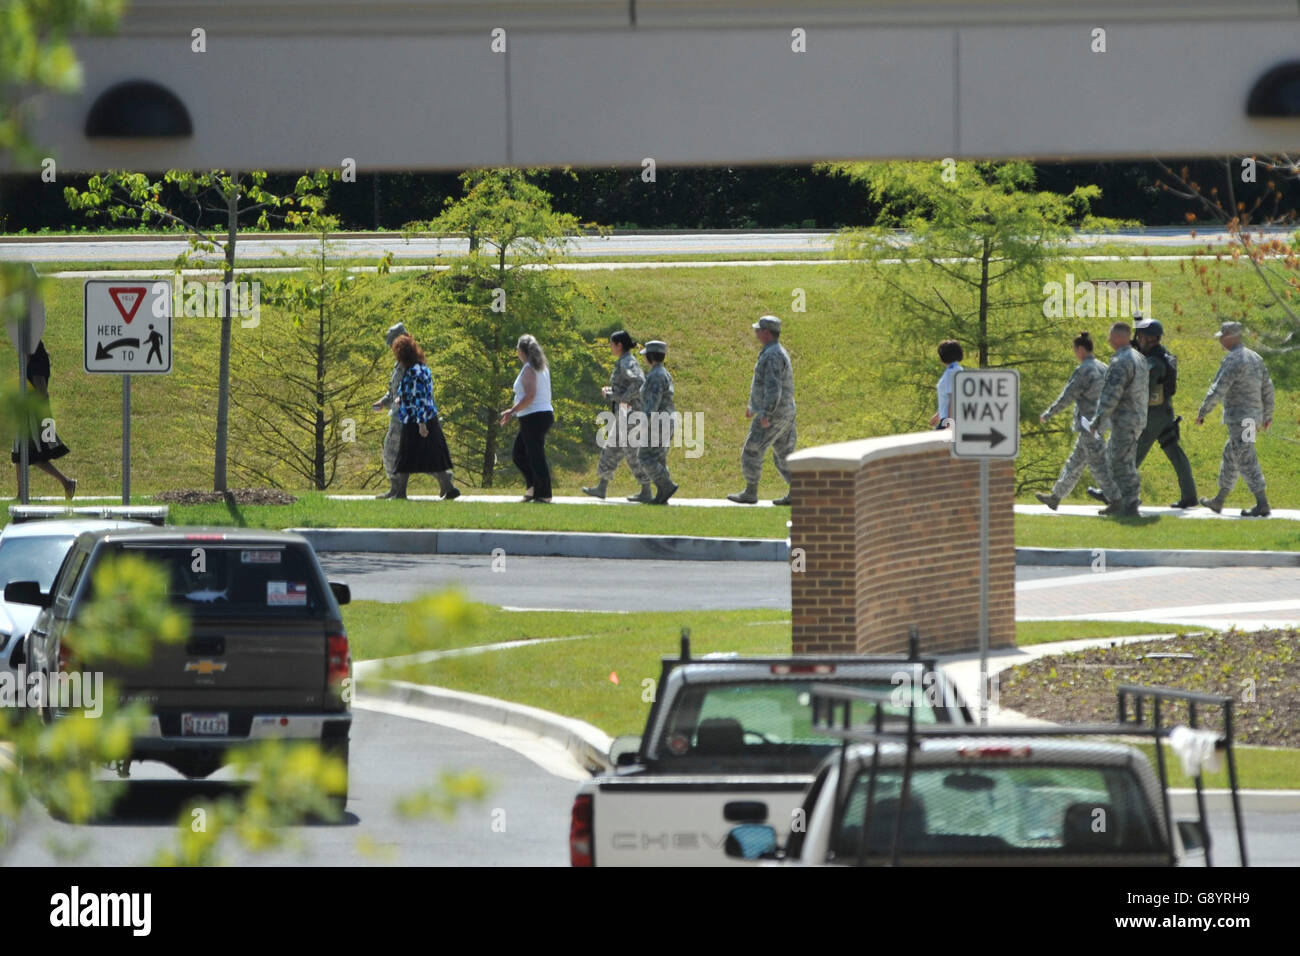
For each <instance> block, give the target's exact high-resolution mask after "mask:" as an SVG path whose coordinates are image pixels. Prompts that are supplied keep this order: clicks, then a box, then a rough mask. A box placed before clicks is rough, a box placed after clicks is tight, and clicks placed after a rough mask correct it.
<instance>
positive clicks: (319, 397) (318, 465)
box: [312, 254, 325, 491]
mask: <svg viewBox="0 0 1300 956" xmlns="http://www.w3.org/2000/svg"><path fill="white" fill-rule="evenodd" d="M322 260H323V254H322ZM321 275H322V277H323V276H324V275H325V267H324V262H323V261H322V263H321ZM321 284H322V286H323V285H324V280H323V278H322V283H321ZM315 438H316V448H315V456H314V457H315V461H313V462H312V465H313V470H314V471H315V473H316V490H317V491H324V490H325V299H324V297H323V296H322V298H321V302H320V312H319V314H318V315H317V317H316V435H315Z"/></svg>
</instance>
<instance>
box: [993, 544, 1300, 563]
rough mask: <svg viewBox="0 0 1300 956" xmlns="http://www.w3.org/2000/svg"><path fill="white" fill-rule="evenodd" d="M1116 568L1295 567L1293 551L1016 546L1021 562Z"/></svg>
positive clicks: (1299, 557)
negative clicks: (1100, 563) (1102, 563)
mask: <svg viewBox="0 0 1300 956" xmlns="http://www.w3.org/2000/svg"><path fill="white" fill-rule="evenodd" d="M1099 556H1100V557H1102V558H1103V559H1104V560H1105V566H1106V567H1117V568H1297V567H1300V553H1298V552H1294V551H1146V550H1139V549H1126V548H1091V549H1089V548H1016V564H1017V565H1020V566H1030V567H1039V566H1052V567H1084V568H1086V567H1091V566H1092V564H1093V562H1094V561H1096V560H1097V559H1098V557H1099Z"/></svg>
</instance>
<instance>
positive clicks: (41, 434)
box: [11, 339, 77, 499]
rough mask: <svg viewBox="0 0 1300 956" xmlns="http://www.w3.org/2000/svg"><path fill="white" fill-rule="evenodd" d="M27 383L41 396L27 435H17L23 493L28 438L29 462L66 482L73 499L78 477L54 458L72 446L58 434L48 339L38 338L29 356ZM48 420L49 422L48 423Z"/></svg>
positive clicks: (67, 493)
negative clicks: (61, 468) (24, 443)
mask: <svg viewBox="0 0 1300 956" xmlns="http://www.w3.org/2000/svg"><path fill="white" fill-rule="evenodd" d="M27 383H28V384H29V385H31V387H32V388H34V389H35V390H36V393H37V396H38V397H37V399H36V401H35V402H33V403H32V405H31V406H30V408H29V411H28V414H27V425H26V432H27V434H26V435H25V436H19V437H18V438H15V439H14V447H13V453H12V455H11V457H12V459H13V462H14V474H15V476H16V477H17V480H18V483H19V493H20V494H21V493H22V487H21V486H22V476H21V474H19V469H21V468H22V464H21V461H22V454H21V447H22V446H21V445H20V444H19V442H21V441H22V440H23V439H24V438H26V441H27V463H28V464H29V465H33V466H35V467H36V468H38V469H40V470H41V471H43V472H45V473H46V474H47V475H50V476H52V477H54V478H56V479H58V482H59V484H61V485H63V497H65V498H68V499H71V498H72V496H73V495H75V494H76V493H77V479H75V478H69V477H68V476H67V475H65V474H64V473H63V472H61V471H59V469H58V468H57V467H55V464H54V459H56V458H62V457H63V456H64V455H66V454H67V453H68V446H67V445H65V444H63V442H62V441H61V440H60V439H59V436H58V435H57V434H55V431H54V427H53V421H54V418H53V415H52V408H51V405H50V353H49V352H47V351H45V341H44V340H43V339H38V340H37V342H36V349H35V351H33V352H32V354H31V355H29V356H28V357H27ZM47 423H49V425H48V427H47Z"/></svg>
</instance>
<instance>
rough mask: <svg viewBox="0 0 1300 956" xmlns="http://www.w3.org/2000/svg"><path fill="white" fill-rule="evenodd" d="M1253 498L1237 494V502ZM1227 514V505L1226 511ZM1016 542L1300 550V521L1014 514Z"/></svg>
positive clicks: (1030, 544) (1052, 545)
mask: <svg viewBox="0 0 1300 956" xmlns="http://www.w3.org/2000/svg"><path fill="white" fill-rule="evenodd" d="M1238 498H1240V499H1242V501H1241V505H1242V506H1246V505H1248V504H1250V503H1253V500H1252V502H1246V501H1245V500H1244V498H1245V494H1244V493H1238V494H1237V495H1234V496H1233V499H1230V503H1231V504H1233V505H1237V503H1238V502H1237V500H1236V499H1238ZM1224 510H1225V512H1226V511H1227V509H1226V508H1225V509H1224ZM1016 545H1017V546H1019V547H1022V548H1151V549H1156V550H1169V549H1190V550H1213V551H1300V521H1290V520H1287V519H1285V518H1251V519H1249V520H1246V519H1242V520H1240V521H1214V520H1205V521H1200V520H1196V521H1193V520H1189V519H1184V518H1175V517H1172V516H1170V517H1149V518H1088V517H1077V516H1071V515H1052V514H1044V515H1022V514H1018V515H1016Z"/></svg>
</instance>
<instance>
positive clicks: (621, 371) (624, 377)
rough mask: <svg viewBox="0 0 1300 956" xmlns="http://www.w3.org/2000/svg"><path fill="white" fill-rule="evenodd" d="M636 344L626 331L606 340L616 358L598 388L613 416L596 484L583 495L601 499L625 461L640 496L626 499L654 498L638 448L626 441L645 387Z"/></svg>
mask: <svg viewBox="0 0 1300 956" xmlns="http://www.w3.org/2000/svg"><path fill="white" fill-rule="evenodd" d="M635 348H636V342H635V341H634V340H633V339H632V336H631V335H629V334H628V333H627V332H624V331H618V332H615V333H614V334H613V335H611V336H610V337H609V351H610V353H611V354H613V355H614V356H615V358H616V359H617V361H616V362H615V363H614V370H613V371H612V372H611V373H610V376H609V384H608V385H606V386H605V387H604V388H602V389H601V394H602V395H603V396H604V397H605V401H607V402H609V410H610V413H611V414H613V416H614V424H613V426H612V427H610V428H607V429H605V446H604V447H603V448H601V450H600V462H599V463H598V464H597V465H596V478H597V482H596V484H595V485H594V486H592V487H590V488H583V489H582V490H583V492H584V493H586V494H589V495H591V496H592V497H593V498H604V497H605V490H606V488H607V487H608V486H609V482H610V479H612V478H613V477H614V472H616V471H617V470H618V463H619V462H620V461H626V462H627V467H628V470H630V471H631V472H632V476H633V477H634V478H636V480H637V481H638V482H640V483H641V494H639V495H634V496H632V497H631V498H629V499H628V500H634V499H635V500H641V499H642V498H646V499H649V498H653V497H654V496H653V495H652V494H651V493H650V482H649V480H648V479H647V478H646V477H645V476H644V474H643V473H642V471H641V465H640V463H639V460H638V455H637V453H638V451H640V449H638V448H637V447H635V445H634V444H633V443H632V442H630V441H628V430H627V425H628V416H629V415H630V414H632V413H633V412H639V411H641V386H642V385H644V384H645V372H644V371H643V370H642V368H641V363H640V362H638V361H637V360H636V354H635V353H634V352H633V351H632V350H633V349H635Z"/></svg>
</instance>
